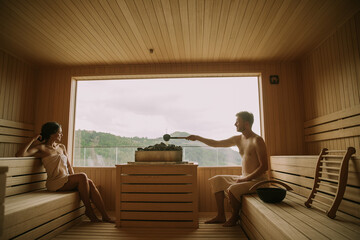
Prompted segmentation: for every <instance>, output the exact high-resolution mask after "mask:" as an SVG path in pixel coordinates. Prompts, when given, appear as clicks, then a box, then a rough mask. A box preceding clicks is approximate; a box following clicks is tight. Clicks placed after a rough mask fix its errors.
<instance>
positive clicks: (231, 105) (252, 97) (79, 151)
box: [73, 77, 260, 166]
mask: <svg viewBox="0 0 360 240" xmlns="http://www.w3.org/2000/svg"><path fill="white" fill-rule="evenodd" d="M258 89H259V88H258V78H257V77H208V78H166V79H165V78H160V79H119V80H101V79H99V80H89V81H84V80H78V81H77V93H76V113H75V116H76V117H75V138H74V151H73V152H74V165H75V166H114V165H115V164H120V163H127V162H133V161H134V156H135V151H136V149H137V148H139V147H147V146H151V145H155V144H158V143H161V142H165V141H164V140H163V135H164V134H170V135H171V136H188V135H190V134H194V135H200V136H202V137H205V138H211V139H216V140H222V139H226V138H229V137H231V136H234V135H238V134H241V133H238V132H236V127H235V126H234V124H235V120H236V116H235V115H236V113H238V112H240V111H249V112H252V113H253V114H254V118H255V121H254V124H253V127H252V129H253V131H254V132H255V133H257V134H259V135H260V113H259V90H258ZM168 143H169V144H174V145H177V146H181V147H182V148H183V161H191V162H197V163H198V164H199V166H227V165H229V166H230V165H241V157H240V155H239V151H238V149H237V147H232V148H211V147H208V146H206V145H204V144H202V143H200V142H191V141H187V140H184V139H171V140H170V141H169V142H168Z"/></svg>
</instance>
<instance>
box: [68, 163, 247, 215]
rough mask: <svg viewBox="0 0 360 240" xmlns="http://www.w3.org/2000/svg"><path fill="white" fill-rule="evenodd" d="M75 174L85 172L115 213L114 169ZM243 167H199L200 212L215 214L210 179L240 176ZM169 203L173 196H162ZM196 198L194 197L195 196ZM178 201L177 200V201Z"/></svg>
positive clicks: (87, 169)
mask: <svg viewBox="0 0 360 240" xmlns="http://www.w3.org/2000/svg"><path fill="white" fill-rule="evenodd" d="M74 170H75V172H84V173H86V174H87V176H88V177H89V178H90V179H92V180H93V181H94V183H95V185H96V186H98V188H99V191H100V193H101V195H102V197H103V199H104V202H105V206H106V208H107V209H108V210H110V211H115V183H116V171H115V168H114V167H75V168H74ZM240 174H241V167H198V171H197V188H198V194H199V195H198V196H197V199H198V206H199V208H198V209H199V212H215V211H216V203H215V199H214V196H213V194H212V192H211V189H210V185H209V183H208V179H209V178H210V177H213V176H215V175H240ZM148 197H149V199H152V200H154V201H156V200H158V199H159V196H158V195H157V196H153V195H149V196H148ZM162 197H163V198H164V199H168V201H172V200H174V198H173V196H172V195H169V196H162ZM193 197H194V196H193ZM121 198H123V199H124V200H129V199H131V200H132V201H136V200H138V199H139V198H141V196H137V194H134V193H132V194H122V195H121ZM179 198H181V199H183V200H184V201H185V200H189V199H191V198H192V197H191V196H190V195H189V194H186V195H180V196H179ZM175 200H176V199H175ZM225 209H226V210H227V211H230V206H229V203H228V202H227V201H225Z"/></svg>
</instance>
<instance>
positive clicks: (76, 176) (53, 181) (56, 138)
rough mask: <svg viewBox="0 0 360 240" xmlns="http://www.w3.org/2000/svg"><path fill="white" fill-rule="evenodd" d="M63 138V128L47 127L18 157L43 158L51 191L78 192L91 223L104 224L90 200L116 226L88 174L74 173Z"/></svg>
mask: <svg viewBox="0 0 360 240" xmlns="http://www.w3.org/2000/svg"><path fill="white" fill-rule="evenodd" d="M62 136H63V134H62V129H61V126H60V124H58V123H56V122H48V123H45V124H44V125H43V126H42V128H41V133H40V135H38V136H36V137H34V138H33V139H31V141H30V142H28V143H27V144H25V146H24V147H23V148H21V149H20V150H19V151H18V152H17V153H16V156H17V157H29V156H35V157H38V158H41V160H42V162H43V164H44V167H45V169H46V172H47V180H46V187H47V189H48V190H49V191H69V190H75V189H77V190H78V191H79V194H80V198H81V200H82V201H83V202H84V205H85V208H86V210H85V214H86V216H88V217H89V219H90V221H91V222H100V220H99V219H98V218H97V217H96V215H95V213H94V211H93V209H92V207H91V203H90V200H91V201H92V202H93V203H94V205H95V206H96V208H97V209H98V210H99V211H100V213H101V215H102V221H104V222H114V220H112V219H111V218H110V217H109V216H108V214H107V213H106V210H105V206H104V201H103V200H102V198H101V195H100V193H99V191H98V189H97V188H96V186H95V184H94V182H93V181H92V180H90V179H88V178H87V176H86V174H85V173H74V169H73V168H72V166H71V164H70V161H69V158H68V156H67V152H66V148H65V146H64V144H61V143H59V142H60V141H61V138H62Z"/></svg>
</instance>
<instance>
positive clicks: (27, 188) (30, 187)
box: [5, 181, 46, 197]
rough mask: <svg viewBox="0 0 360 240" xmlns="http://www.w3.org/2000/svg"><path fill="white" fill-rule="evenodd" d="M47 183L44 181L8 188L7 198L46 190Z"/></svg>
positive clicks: (6, 191)
mask: <svg viewBox="0 0 360 240" xmlns="http://www.w3.org/2000/svg"><path fill="white" fill-rule="evenodd" d="M45 183H46V182H45V181H42V182H36V183H30V184H26V185H19V186H15V187H8V188H6V190H5V196H7V197H8V196H12V195H15V194H19V193H26V192H31V191H35V190H40V189H44V188H45Z"/></svg>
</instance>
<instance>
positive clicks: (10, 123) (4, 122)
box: [0, 119, 34, 133]
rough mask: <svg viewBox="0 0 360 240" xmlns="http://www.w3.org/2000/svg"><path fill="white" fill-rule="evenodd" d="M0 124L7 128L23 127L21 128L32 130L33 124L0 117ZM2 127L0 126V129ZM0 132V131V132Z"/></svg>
mask: <svg viewBox="0 0 360 240" xmlns="http://www.w3.org/2000/svg"><path fill="white" fill-rule="evenodd" d="M0 126H2V127H8V128H16V129H23V130H29V131H33V130H34V125H33V124H29V123H22V122H15V121H9V120H5V119H0ZM1 129H2V128H0V130H1ZM0 133H1V132H0Z"/></svg>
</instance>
